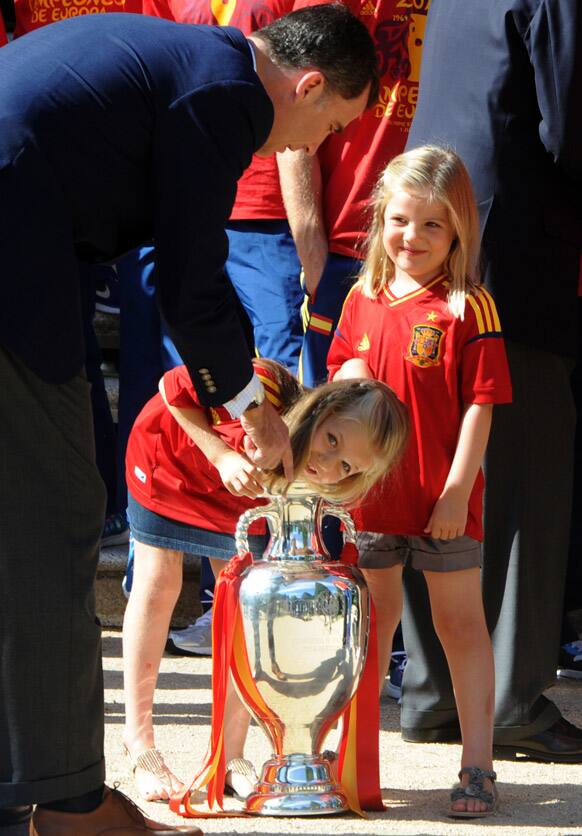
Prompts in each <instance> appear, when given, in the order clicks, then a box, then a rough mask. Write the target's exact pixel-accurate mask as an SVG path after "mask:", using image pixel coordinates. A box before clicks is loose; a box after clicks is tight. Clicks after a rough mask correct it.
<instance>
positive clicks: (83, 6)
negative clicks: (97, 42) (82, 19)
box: [14, 0, 141, 38]
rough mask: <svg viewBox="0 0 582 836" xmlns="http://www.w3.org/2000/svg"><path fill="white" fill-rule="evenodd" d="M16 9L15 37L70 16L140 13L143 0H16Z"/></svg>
mask: <svg viewBox="0 0 582 836" xmlns="http://www.w3.org/2000/svg"><path fill="white" fill-rule="evenodd" d="M14 9H15V12H16V26H15V27H14V37H15V38H18V37H19V36H20V35H25V34H26V33H27V32H31V31H32V30H33V29H39V28H40V27H41V26H47V25H48V24H49V23H56V22H57V21H58V20H66V19H67V18H69V17H79V16H80V15H89V14H92V15H94V14H106V13H108V12H134V13H135V14H140V13H141V0H14Z"/></svg>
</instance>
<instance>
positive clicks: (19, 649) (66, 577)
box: [0, 348, 105, 807]
mask: <svg viewBox="0 0 582 836" xmlns="http://www.w3.org/2000/svg"><path fill="white" fill-rule="evenodd" d="M0 391H1V393H2V395H1V403H0V473H1V474H2V488H1V489H0V807H1V806H8V805H17V804H27V803H31V802H47V801H53V800H56V799H61V798H68V797H72V796H77V795H81V794H83V793H86V792H88V791H90V790H93V789H96V788H98V787H99V786H100V784H101V783H103V780H104V761H103V680H102V671H101V630H100V626H99V624H98V622H97V620H96V617H95V605H94V590H93V583H94V577H95V570H96V566H97V560H98V544H99V537H100V532H101V526H102V523H103V513H104V507H105V492H104V488H103V484H102V482H101V479H100V478H99V475H98V472H97V469H96V467H95V463H94V443H93V425H92V419H91V409H90V397H89V386H88V384H87V383H86V381H85V380H84V379H83V377H81V376H78V377H76V378H74V379H73V380H71V381H69V382H68V383H66V384H63V385H59V386H55V385H50V384H47V383H45V382H44V381H41V380H40V379H39V378H38V377H36V376H35V375H34V374H33V373H32V372H30V371H29V370H28V369H27V368H26V367H24V366H23V365H22V364H21V363H20V362H19V361H18V360H17V359H15V358H14V357H13V356H12V355H10V354H8V353H6V352H5V351H4V350H3V349H1V348H0Z"/></svg>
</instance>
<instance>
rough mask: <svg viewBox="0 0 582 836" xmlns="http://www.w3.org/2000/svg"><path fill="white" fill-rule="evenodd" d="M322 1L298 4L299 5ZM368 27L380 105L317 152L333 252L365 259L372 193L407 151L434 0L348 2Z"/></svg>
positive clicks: (345, 1) (299, 1)
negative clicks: (387, 169) (394, 161)
mask: <svg viewBox="0 0 582 836" xmlns="http://www.w3.org/2000/svg"><path fill="white" fill-rule="evenodd" d="M318 2H321V0H297V2H296V4H295V7H296V8H299V7H304V6H313V5H315V4H316V3H318ZM327 2H333V0H327ZM343 2H344V4H345V5H346V6H348V8H349V9H350V11H351V12H352V13H353V14H354V15H356V16H357V17H359V19H360V20H361V21H362V22H363V23H364V24H365V25H366V26H367V28H368V30H369V32H370V35H371V36H372V37H373V39H374V42H375V44H376V53H377V55H378V61H379V65H380V95H379V98H378V101H377V102H376V103H375V104H374V105H373V106H372V107H371V108H370V109H369V110H367V111H366V112H365V113H364V114H363V116H361V117H360V118H359V119H356V120H355V121H353V122H352V123H351V124H350V125H348V127H347V128H346V129H345V130H344V131H342V132H341V134H337V135H336V134H332V135H331V136H329V137H328V138H327V139H326V141H325V142H324V143H323V145H322V146H321V149H320V150H319V152H318V156H319V161H320V163H321V171H322V176H323V184H324V186H323V210H324V215H325V223H326V229H327V232H328V238H329V248H330V250H331V252H335V253H339V254H340V255H347V256H349V257H352V258H361V257H362V253H361V244H362V241H363V236H364V230H365V229H366V227H367V226H368V223H367V220H366V208H367V206H368V202H369V198H370V194H371V192H372V189H373V187H374V185H375V183H376V180H377V179H378V176H379V175H380V172H381V171H382V170H383V169H384V168H385V167H386V165H387V164H388V163H389V162H390V160H391V159H392V158H393V157H395V156H396V155H397V154H400V153H401V152H402V151H404V146H405V145H406V140H407V137H408V131H409V129H410V125H411V123H412V118H413V116H414V111H415V108H416V100H417V97H418V80H419V77H420V60H421V55H422V45H423V41H424V28H425V23H426V14H427V11H428V7H429V5H430V0H414V2H403V0H343Z"/></svg>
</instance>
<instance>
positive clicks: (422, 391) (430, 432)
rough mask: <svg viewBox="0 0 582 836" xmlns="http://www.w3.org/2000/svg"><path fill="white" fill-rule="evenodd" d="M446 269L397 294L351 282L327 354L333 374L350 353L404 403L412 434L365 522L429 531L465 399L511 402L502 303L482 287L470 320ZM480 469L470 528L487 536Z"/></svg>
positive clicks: (368, 505)
mask: <svg viewBox="0 0 582 836" xmlns="http://www.w3.org/2000/svg"><path fill="white" fill-rule="evenodd" d="M447 287H448V282H447V281H446V277H443V276H439V277H438V278H436V279H433V281H432V282H429V284H427V285H426V287H424V288H421V289H420V290H417V291H414V292H413V293H409V294H408V295H406V296H403V297H400V298H395V297H394V296H393V295H392V294H391V293H390V291H389V290H385V291H384V292H383V293H381V294H380V295H379V296H378V297H377V298H376V299H373V300H372V299H367V298H366V297H365V296H363V295H362V294H361V293H360V291H359V289H358V288H356V287H355V288H353V289H352V291H351V292H350V294H349V296H348V298H347V299H346V302H345V305H344V309H343V311H342V315H341V318H340V321H339V325H338V329H337V331H336V333H335V336H334V338H333V342H332V345H331V348H330V352H329V357H328V366H329V373H330V377H332V378H333V376H334V375H335V373H336V372H337V371H338V369H339V367H340V366H341V365H342V364H343V363H344V362H345V361H346V360H349V359H351V358H353V357H358V358H360V359H362V360H365V362H366V363H367V364H368V366H369V367H370V370H371V372H372V375H373V376H374V377H375V378H377V379H378V380H382V381H384V382H385V383H387V384H388V385H389V386H391V387H392V389H393V390H394V391H395V393H396V394H397V395H398V397H399V398H400V399H401V400H402V401H403V402H404V403H405V404H406V405H407V407H408V411H409V415H410V420H411V437H410V441H409V443H408V446H407V448H406V452H405V454H404V457H403V459H402V461H401V463H400V465H399V466H398V468H397V469H396V471H395V472H394V473H393V474H392V475H391V476H390V477H389V478H388V479H387V480H385V481H384V483H382V484H381V485H380V486H378V487H376V488H374V489H373V490H372V491H371V492H370V494H369V495H368V497H367V498H366V500H365V501H364V503H363V504H362V505H361V506H360V507H359V508H358V509H357V510H356V512H355V514H354V519H355V522H356V525H357V527H358V528H359V529H360V530H362V531H377V532H381V533H385V534H408V535H416V536H426V533H425V531H424V528H425V526H426V524H427V523H428V520H429V518H430V515H431V513H432V510H433V508H434V505H435V503H436V501H437V499H438V498H439V496H440V494H441V492H442V489H443V487H444V484H445V481H446V478H447V476H448V473H449V470H450V468H451V464H452V461H453V456H454V454H455V450H456V446H457V438H458V434H459V428H460V423H461V417H462V412H463V405H464V404H473V403H477V404H486V403H509V402H510V401H511V381H510V377H509V368H508V364H507V357H506V354H505V345H504V342H503V337H502V334H501V325H500V323H499V317H498V315H497V310H496V307H495V303H494V301H493V299H492V298H491V295H490V294H489V293H488V292H487V291H486V290H484V289H480V290H478V291H475V293H473V294H471V295H469V296H468V297H467V302H466V306H465V318H464V320H460V319H456V318H455V317H453V316H452V314H451V313H450V311H449V309H448V305H447ZM483 485H484V480H483V474H482V473H481V472H479V475H478V477H477V479H476V481H475V486H474V488H473V492H472V494H471V497H470V500H469V513H468V518H467V527H466V529H465V534H467V535H468V536H469V537H473V538H475V539H476V540H482V539H483V522H482V516H483V514H482V498H483Z"/></svg>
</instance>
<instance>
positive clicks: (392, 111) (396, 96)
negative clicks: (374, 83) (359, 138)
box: [374, 81, 418, 120]
mask: <svg viewBox="0 0 582 836" xmlns="http://www.w3.org/2000/svg"><path fill="white" fill-rule="evenodd" d="M417 100H418V85H417V84H407V83H406V82H405V81H398V82H396V84H395V85H394V87H392V88H390V87H389V86H388V85H387V84H385V85H384V86H383V87H382V89H381V91H380V98H379V99H378V102H377V104H376V105H375V107H374V116H376V118H378V119H381V118H382V117H385V118H387V119H390V117H392V116H395V117H396V119H406V120H411V119H412V117H413V116H414V111H415V110H416V102H417Z"/></svg>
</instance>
